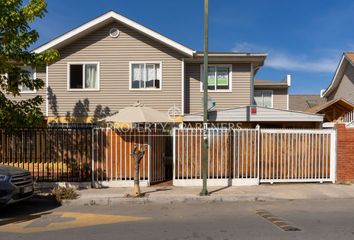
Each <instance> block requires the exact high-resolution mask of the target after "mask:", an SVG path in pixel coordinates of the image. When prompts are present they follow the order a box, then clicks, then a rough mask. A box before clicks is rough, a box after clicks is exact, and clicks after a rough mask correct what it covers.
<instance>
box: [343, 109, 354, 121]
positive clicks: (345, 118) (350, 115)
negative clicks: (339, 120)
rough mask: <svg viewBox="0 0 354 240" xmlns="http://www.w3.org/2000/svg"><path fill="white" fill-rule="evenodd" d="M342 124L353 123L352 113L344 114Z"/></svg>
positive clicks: (353, 113) (353, 112) (353, 114)
mask: <svg viewBox="0 0 354 240" xmlns="http://www.w3.org/2000/svg"><path fill="white" fill-rule="evenodd" d="M343 122H345V123H353V122H354V111H351V112H348V113H346V114H345V115H344V117H343Z"/></svg>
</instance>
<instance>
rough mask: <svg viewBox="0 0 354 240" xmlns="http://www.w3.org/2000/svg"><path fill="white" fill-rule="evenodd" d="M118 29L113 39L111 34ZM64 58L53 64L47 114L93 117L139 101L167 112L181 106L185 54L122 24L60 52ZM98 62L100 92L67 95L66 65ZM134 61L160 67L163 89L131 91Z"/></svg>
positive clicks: (84, 38) (50, 69) (102, 28)
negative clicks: (131, 68)
mask: <svg viewBox="0 0 354 240" xmlns="http://www.w3.org/2000/svg"><path fill="white" fill-rule="evenodd" d="M112 27H116V28H118V29H119V30H120V35H119V37H118V38H111V37H110V36H109V30H110V29H111V28H112ZM60 54H61V57H60V59H59V60H58V61H57V62H55V63H53V64H51V65H50V66H49V116H50V117H53V116H60V117H63V116H75V117H77V116H80V118H77V119H78V121H87V120H88V119H89V118H90V117H92V116H100V115H102V114H106V113H114V112H116V111H118V110H119V109H121V108H124V107H127V106H131V105H132V104H134V103H135V102H136V101H140V102H141V103H143V104H144V105H146V106H149V107H152V108H155V109H157V110H160V111H167V110H168V109H169V108H171V107H173V106H174V105H176V106H177V107H179V108H181V104H182V95H181V89H182V77H181V71H182V55H181V54H180V53H178V52H176V51H175V50H173V49H170V48H168V47H166V46H165V45H163V44H160V43H158V42H157V41H155V40H152V39H150V38H148V37H146V36H145V35H143V34H141V33H139V32H137V31H135V30H133V29H131V28H128V27H126V26H125V25H123V24H121V23H119V22H112V23H109V24H107V25H105V26H103V27H101V28H100V29H98V30H96V31H94V32H92V33H90V34H88V35H86V36H84V37H82V38H81V39H79V40H76V41H75V42H73V43H71V44H69V45H68V46H66V47H64V48H62V49H60ZM85 61H86V62H90V61H91V62H99V64H100V89H99V90H98V91H68V90H67V64H68V62H85ZM130 61H147V62H149V61H159V62H161V63H162V90H129V84H130V83H129V72H130V71H129V68H130V64H129V62H130Z"/></svg>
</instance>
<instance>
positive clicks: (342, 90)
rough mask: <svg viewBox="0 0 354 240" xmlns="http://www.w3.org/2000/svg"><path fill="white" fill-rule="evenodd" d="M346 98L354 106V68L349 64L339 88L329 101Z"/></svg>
mask: <svg viewBox="0 0 354 240" xmlns="http://www.w3.org/2000/svg"><path fill="white" fill-rule="evenodd" d="M336 98H344V99H345V100H347V101H349V102H351V103H353V104H354V67H352V66H351V65H350V64H348V66H347V69H346V71H345V73H344V75H343V77H342V80H341V81H340V83H339V86H338V87H337V89H336V90H334V91H333V93H331V94H330V96H329V97H328V100H333V99H336Z"/></svg>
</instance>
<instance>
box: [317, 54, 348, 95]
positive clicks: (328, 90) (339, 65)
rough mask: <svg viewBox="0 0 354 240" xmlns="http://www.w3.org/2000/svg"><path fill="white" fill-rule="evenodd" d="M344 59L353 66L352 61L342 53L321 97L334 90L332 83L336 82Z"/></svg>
mask: <svg viewBox="0 0 354 240" xmlns="http://www.w3.org/2000/svg"><path fill="white" fill-rule="evenodd" d="M344 60H346V61H347V62H348V63H350V64H351V65H352V66H354V63H353V62H352V61H351V60H350V59H348V58H347V57H346V55H345V53H343V55H342V58H341V60H340V62H339V64H338V66H337V69H336V72H335V74H334V76H333V78H332V81H331V83H330V85H329V86H328V88H327V89H326V90H325V91H324V92H323V94H322V96H323V97H328V95H329V94H330V93H332V91H334V89H335V88H334V84H335V83H336V82H337V78H338V77H339V76H338V74H339V72H340V69H341V68H342V65H343V64H344Z"/></svg>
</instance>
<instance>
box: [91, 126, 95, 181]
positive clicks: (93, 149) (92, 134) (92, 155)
mask: <svg viewBox="0 0 354 240" xmlns="http://www.w3.org/2000/svg"><path fill="white" fill-rule="evenodd" d="M94 155H95V129H94V128H93V127H92V128H91V187H92V188H94V187H95V158H94Z"/></svg>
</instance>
